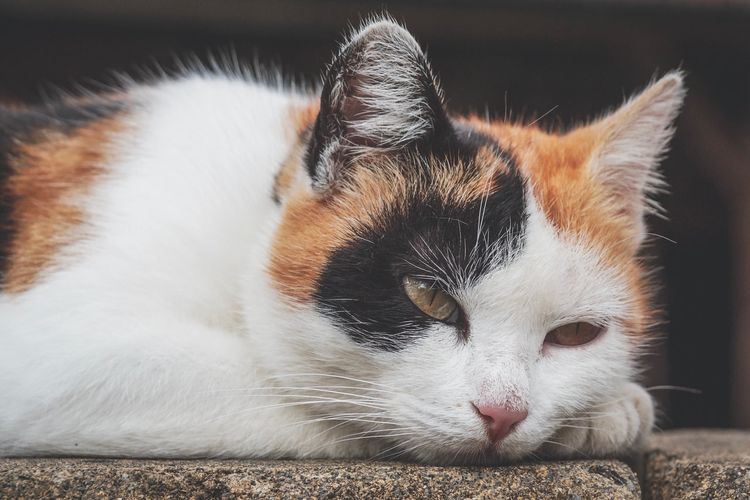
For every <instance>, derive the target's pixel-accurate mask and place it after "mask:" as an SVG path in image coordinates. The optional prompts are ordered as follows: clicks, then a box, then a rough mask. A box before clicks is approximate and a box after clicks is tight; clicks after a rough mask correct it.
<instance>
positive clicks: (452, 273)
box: [315, 129, 526, 351]
mask: <svg viewBox="0 0 750 500" xmlns="http://www.w3.org/2000/svg"><path fill="white" fill-rule="evenodd" d="M459 134H460V135H459ZM469 138H471V140H469ZM454 140H455V141H457V142H455V143H454V144H453V145H451V146H448V145H443V146H441V148H444V149H445V150H447V151H449V153H447V154H448V155H449V157H452V158H453V159H454V160H455V159H456V156H455V154H454V153H450V152H451V151H453V152H456V153H457V154H458V155H459V156H462V155H463V154H468V153H469V151H474V153H476V151H477V149H478V148H479V147H485V146H487V145H488V144H487V142H488V141H491V139H489V138H487V137H485V136H482V135H472V134H469V131H467V130H463V129H462V130H460V131H459V133H458V134H456V135H455V136H454ZM494 147H495V148H496V150H497V151H500V148H499V146H497V144H495V145H494ZM500 158H503V160H504V161H505V162H506V163H507V164H508V166H509V169H508V173H503V174H500V175H498V177H497V179H496V185H497V189H496V190H495V192H494V193H492V194H491V195H489V196H488V197H486V198H485V199H483V200H480V201H477V202H475V203H473V204H471V205H469V206H459V205H451V204H449V203H445V202H444V201H443V200H441V199H440V197H438V196H437V195H436V194H434V193H433V194H430V193H428V194H426V195H422V196H420V195H417V194H415V195H413V197H412V199H410V200H407V201H406V206H407V210H406V211H405V212H404V213H401V212H399V211H396V210H394V212H393V213H390V214H386V215H385V216H384V217H383V218H382V221H381V223H380V224H379V225H378V227H371V228H367V229H366V230H363V232H362V234H360V235H358V236H360V238H358V239H356V240H353V241H352V242H351V244H349V245H348V246H346V247H344V248H341V249H339V250H338V251H336V252H335V253H334V254H333V256H332V257H331V258H330V259H329V261H328V264H327V266H326V269H325V270H324V272H323V273H322V275H321V278H320V280H319V282H318V289H317V293H316V297H315V298H316V302H317V306H318V308H319V309H320V310H321V311H322V312H323V313H324V314H326V315H328V316H329V317H331V318H332V319H333V320H334V321H335V322H336V324H338V325H339V326H340V327H342V328H343V329H344V330H345V331H346V332H347V333H348V335H349V336H350V337H351V338H352V339H353V340H355V341H356V342H358V343H361V344H363V345H367V346H370V347H373V348H376V349H382V350H386V351H395V350H399V349H401V348H403V347H405V346H406V345H407V344H408V343H409V342H411V341H413V340H414V339H417V338H419V337H420V336H422V335H423V334H424V330H425V328H426V327H428V326H429V325H430V324H433V322H435V321H436V320H434V319H432V318H430V317H428V316H426V315H425V314H423V313H422V312H421V311H420V310H419V309H417V308H416V306H414V305H413V304H412V302H411V301H410V300H409V299H408V297H407V296H406V294H405V292H404V290H403V288H402V279H403V277H404V276H405V275H407V274H410V275H418V276H432V277H433V278H434V279H435V280H436V283H437V284H438V285H439V286H441V287H443V288H444V289H446V291H448V292H449V293H450V291H451V290H454V289H460V288H461V285H462V284H464V285H466V284H470V283H472V282H475V281H476V280H477V279H479V278H480V277H482V276H483V275H484V274H486V273H487V272H488V271H490V270H491V268H492V267H493V266H496V265H501V264H502V263H503V262H504V261H507V259H508V258H509V257H510V256H511V255H512V254H513V252H514V250H518V249H519V248H520V247H521V246H522V245H523V241H524V233H525V225H526V200H525V187H524V181H523V179H522V177H521V175H520V174H519V172H518V170H517V168H516V166H515V164H514V162H513V160H512V158H511V157H510V156H509V155H507V154H502V155H501V156H500ZM417 191H418V190H415V192H417ZM480 220H481V231H480V227H479V225H480ZM470 319H471V318H462V319H461V320H460V321H459V324H458V325H457V338H460V337H461V336H464V335H468V332H469V321H470Z"/></svg>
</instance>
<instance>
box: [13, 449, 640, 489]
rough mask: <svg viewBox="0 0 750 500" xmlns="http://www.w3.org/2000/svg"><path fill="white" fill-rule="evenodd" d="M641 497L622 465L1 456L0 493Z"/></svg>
mask: <svg viewBox="0 0 750 500" xmlns="http://www.w3.org/2000/svg"><path fill="white" fill-rule="evenodd" d="M18 497H26V498H114V497H122V498H164V497H171V498H234V497H241V498H303V497H304V498H508V497H515V498H540V499H547V498H561V499H562V498H564V499H587V498H592V499H598V498H608V499H610V498H611V499H630V498H640V488H639V485H638V480H637V478H636V476H635V474H634V473H633V471H632V470H631V469H630V468H629V467H628V466H627V465H625V464H624V463H621V462H618V461H614V460H585V461H570V462H555V463H537V464H527V465H514V466H507V467H431V466H421V465H415V464H405V463H385V462H330V461H254V460H252V461H241V460H105V459H83V458H79V459H74V458H67V459H42V458H32V459H3V460H0V498H18Z"/></svg>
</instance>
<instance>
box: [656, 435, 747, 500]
mask: <svg viewBox="0 0 750 500" xmlns="http://www.w3.org/2000/svg"><path fill="white" fill-rule="evenodd" d="M644 459H645V478H644V479H645V480H644V485H645V486H644V495H645V496H646V498H651V499H653V500H657V499H658V500H660V499H683V498H695V499H698V498H700V499H704V498H716V499H719V498H721V499H724V498H731V499H741V498H744V499H750V431H729V430H696V429H690V430H680V431H671V432H665V433H662V434H656V435H655V436H654V437H653V438H652V440H651V442H650V444H649V450H648V451H647V453H646V455H645V457H644Z"/></svg>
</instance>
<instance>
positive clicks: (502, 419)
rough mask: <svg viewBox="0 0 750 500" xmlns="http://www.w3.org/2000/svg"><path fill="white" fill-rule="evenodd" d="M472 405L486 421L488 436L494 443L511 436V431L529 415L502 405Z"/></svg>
mask: <svg viewBox="0 0 750 500" xmlns="http://www.w3.org/2000/svg"><path fill="white" fill-rule="evenodd" d="M472 405H473V406H474V410H476V412H477V414H478V415H479V416H480V417H481V419H482V420H484V425H485V426H486V427H487V435H488V436H489V438H490V441H492V442H493V443H497V442H498V441H500V440H501V439H503V438H504V437H505V436H507V435H508V434H510V431H512V430H513V429H514V428H515V426H516V425H518V424H519V423H520V422H521V421H523V419H525V418H526V417H527V416H528V415H529V412H528V411H526V410H511V409H510V408H506V407H505V406H500V405H475V404H474V403H472Z"/></svg>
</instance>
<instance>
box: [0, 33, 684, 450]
mask: <svg viewBox="0 0 750 500" xmlns="http://www.w3.org/2000/svg"><path fill="white" fill-rule="evenodd" d="M684 92H685V91H684V88H683V82H682V75H681V74H680V73H679V72H671V73H668V74H667V75H666V76H664V77H663V78H661V79H660V80H658V81H656V82H655V83H652V84H651V85H650V86H649V87H648V88H646V89H645V90H644V91H643V92H642V93H640V94H639V95H637V96H635V97H633V98H632V99H630V100H628V101H627V102H626V103H625V104H623V105H622V107H620V108H619V109H617V110H616V111H614V112H612V113H611V114H608V115H606V116H604V117H602V118H600V119H598V120H596V121H593V122H591V123H589V124H586V125H583V126H581V127H579V128H575V129H573V130H570V131H568V132H566V133H548V132H545V131H543V130H541V129H540V128H538V127H537V126H524V125H520V124H513V123H505V122H501V121H487V120H485V119H483V118H479V117H476V116H468V117H459V116H453V115H451V114H449V112H448V111H447V110H446V108H445V107H444V103H443V96H442V93H441V90H440V87H439V85H438V82H437V81H436V79H435V77H434V76H433V72H432V70H431V69H430V66H429V64H428V62H427V61H426V59H425V56H424V54H423V52H422V51H421V50H420V47H419V45H418V44H417V42H416V41H415V40H414V38H413V37H412V36H411V35H410V34H409V33H408V32H407V31H406V30H405V29H404V28H402V27H401V26H399V25H398V24H396V23H394V22H393V21H391V20H389V19H377V20H372V21H369V22H367V23H365V24H364V25H363V26H362V28H361V29H360V30H358V31H357V32H356V33H354V34H353V35H352V36H350V37H349V39H348V40H347V41H346V42H345V43H344V44H343V46H342V48H341V50H340V52H339V53H338V54H337V55H336V56H335V57H334V60H333V62H332V64H331V65H330V67H329V68H328V69H327V72H326V75H325V78H324V81H323V86H322V90H321V92H320V93H319V94H318V95H311V94H309V93H303V92H295V91H291V90H289V89H287V88H283V87H282V88H279V87H278V86H276V87H274V86H270V85H268V84H264V83H263V82H261V81H257V80H253V79H248V78H244V77H241V76H238V75H236V74H231V73H230V74H218V73H211V72H197V73H194V74H190V75H185V76H182V77H179V78H175V79H169V80H164V81H159V82H155V83H151V84H143V85H135V84H134V85H131V86H129V87H128V88H127V89H124V90H122V91H117V92H112V93H110V94H108V95H101V96H98V97H91V96H86V97H79V98H70V99H63V100H62V101H61V102H58V103H57V104H50V105H44V106H41V107H33V108H25V109H21V108H14V109H4V110H2V111H0V192H1V193H2V195H1V196H2V197H1V198H0V200H1V204H0V223H1V226H0V290H1V292H0V401H2V403H1V404H0V454H2V455H6V456H7V455H57V454H66V455H67V454H75V455H90V456H134V457H135V456H137V457H199V456H215V457H294V458H302V457H338V458H341V457H370V458H394V457H401V458H404V459H409V460H418V461H423V462H430V463H440V464H448V463H495V462H503V461H508V460H517V459H523V458H526V457H536V456H541V457H583V456H602V455H610V454H620V453H626V452H628V451H632V450H634V449H636V448H637V447H638V446H639V444H640V443H641V442H642V440H643V438H644V436H646V435H647V434H648V432H649V430H650V429H651V426H652V422H653V406H652V402H651V399H650V397H649V395H648V393H647V392H646V391H645V390H644V389H643V388H642V387H640V386H639V385H637V384H636V383H635V382H634V380H635V377H636V376H637V372H638V364H637V358H638V354H639V351H641V348H642V347H643V345H644V344H645V343H647V342H648V340H649V338H650V335H649V331H650V326H651V324H652V322H653V317H654V314H653V308H652V305H651V299H650V294H649V290H650V286H649V283H648V281H647V275H648V269H647V268H646V266H644V264H643V263H642V261H641V260H640V259H639V257H638V252H639V247H640V245H641V243H642V241H643V239H644V236H645V235H646V229H645V227H644V216H645V214H647V213H648V212H650V211H652V210H653V209H654V208H655V205H654V203H653V201H651V195H652V194H653V193H654V192H655V190H657V189H658V188H660V187H661V186H662V182H661V180H660V177H659V174H658V172H657V170H656V166H657V163H658V161H659V159H660V157H661V156H662V155H663V154H664V152H665V150H666V148H667V143H668V141H669V139H670V136H671V135H672V132H673V121H674V119H675V117H676V115H677V113H678V110H679V108H680V106H681V103H682V100H683V96H684Z"/></svg>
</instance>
